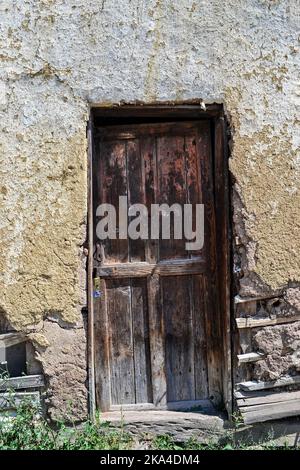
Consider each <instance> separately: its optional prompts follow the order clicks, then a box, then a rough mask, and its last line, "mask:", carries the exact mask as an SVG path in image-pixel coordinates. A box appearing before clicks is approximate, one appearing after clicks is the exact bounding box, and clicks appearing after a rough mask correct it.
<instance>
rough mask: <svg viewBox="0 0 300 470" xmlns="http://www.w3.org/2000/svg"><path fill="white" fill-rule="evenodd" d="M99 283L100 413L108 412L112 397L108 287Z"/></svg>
mask: <svg viewBox="0 0 300 470" xmlns="http://www.w3.org/2000/svg"><path fill="white" fill-rule="evenodd" d="M97 282H98V283H99V284H98V286H97V289H98V290H99V291H100V297H96V298H94V315H95V361H96V368H95V378H96V400H97V406H98V408H99V409H100V411H108V410H109V408H110V404H111V396H110V367H109V336H108V335H109V331H108V317H107V299H106V286H105V281H104V279H100V278H98V279H97Z"/></svg>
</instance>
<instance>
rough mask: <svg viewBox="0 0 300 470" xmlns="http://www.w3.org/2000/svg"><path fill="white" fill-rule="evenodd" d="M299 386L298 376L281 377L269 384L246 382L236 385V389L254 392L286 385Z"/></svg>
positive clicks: (299, 379) (299, 376)
mask: <svg viewBox="0 0 300 470" xmlns="http://www.w3.org/2000/svg"><path fill="white" fill-rule="evenodd" d="M295 384H300V375H294V376H290V377H281V378H280V379H277V380H272V381H270V382H262V381H255V380H249V381H247V382H240V383H238V384H237V387H238V388H240V389H242V390H245V391H254V390H265V389H268V388H276V387H285V386H287V385H295Z"/></svg>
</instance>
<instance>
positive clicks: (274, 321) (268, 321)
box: [235, 315, 300, 328]
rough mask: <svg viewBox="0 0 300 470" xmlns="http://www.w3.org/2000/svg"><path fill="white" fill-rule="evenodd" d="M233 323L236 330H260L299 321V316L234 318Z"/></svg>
mask: <svg viewBox="0 0 300 470" xmlns="http://www.w3.org/2000/svg"><path fill="white" fill-rule="evenodd" d="M235 321H236V323H237V327H238V328H260V327H262V326H272V325H282V324H284V323H293V322H296V321H300V315H293V316H290V317H276V318H269V317H267V318H253V317H252V318H250V317H248V318H236V319H235Z"/></svg>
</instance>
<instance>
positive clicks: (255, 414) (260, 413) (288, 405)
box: [241, 399, 300, 424]
mask: <svg viewBox="0 0 300 470" xmlns="http://www.w3.org/2000/svg"><path fill="white" fill-rule="evenodd" d="M241 413H242V417H243V420H244V423H245V424H252V423H257V422H264V421H271V420H274V419H280V418H287V417H289V416H297V415H300V399H298V400H288V401H282V402H279V403H274V404H273V403H272V404H271V403H270V404H265V405H257V406H253V407H244V408H241Z"/></svg>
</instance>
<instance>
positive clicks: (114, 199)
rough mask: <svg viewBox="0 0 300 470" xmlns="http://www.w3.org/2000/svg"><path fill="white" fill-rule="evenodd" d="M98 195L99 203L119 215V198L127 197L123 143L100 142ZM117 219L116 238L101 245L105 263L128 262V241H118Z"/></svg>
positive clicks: (124, 147) (124, 146)
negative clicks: (106, 205)
mask: <svg viewBox="0 0 300 470" xmlns="http://www.w3.org/2000/svg"><path fill="white" fill-rule="evenodd" d="M100 154H101V160H100V171H99V176H98V178H100V181H99V183H98V186H99V189H100V194H99V196H98V199H99V203H100V202H101V203H109V204H112V205H113V206H114V207H115V210H116V213H117V214H118V213H119V196H126V197H127V168H126V167H127V162H126V143H125V142H123V141H112V142H107V141H105V142H103V141H100ZM118 220H119V218H118V217H117V238H116V239H115V240H114V239H110V240H109V239H107V240H105V242H104V243H103V245H104V247H105V258H106V262H107V263H122V262H127V261H128V240H127V239H119V237H118V235H119V234H118V230H119V225H118Z"/></svg>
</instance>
